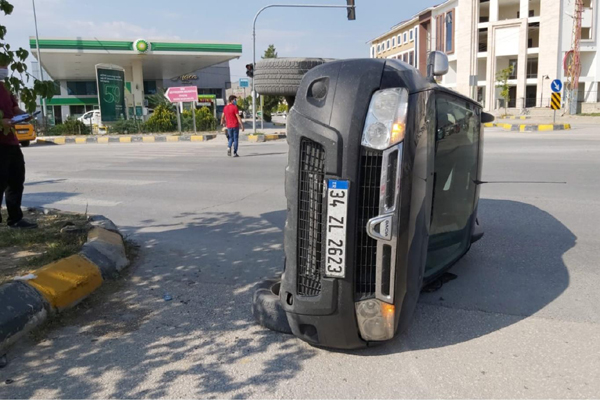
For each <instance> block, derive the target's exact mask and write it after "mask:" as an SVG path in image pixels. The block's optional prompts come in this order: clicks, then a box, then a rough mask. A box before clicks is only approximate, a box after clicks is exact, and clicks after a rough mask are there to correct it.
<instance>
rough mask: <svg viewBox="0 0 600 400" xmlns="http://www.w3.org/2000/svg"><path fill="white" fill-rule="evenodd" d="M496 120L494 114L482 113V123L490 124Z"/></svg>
mask: <svg viewBox="0 0 600 400" xmlns="http://www.w3.org/2000/svg"><path fill="white" fill-rule="evenodd" d="M495 119H496V117H494V116H493V115H492V114H490V113H486V112H484V113H481V123H482V124H488V123H490V122H494V120H495Z"/></svg>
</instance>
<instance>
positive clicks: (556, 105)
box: [550, 93, 562, 110]
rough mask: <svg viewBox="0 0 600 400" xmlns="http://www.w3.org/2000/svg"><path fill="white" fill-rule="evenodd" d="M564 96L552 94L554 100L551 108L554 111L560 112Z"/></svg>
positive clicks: (551, 102)
mask: <svg viewBox="0 0 600 400" xmlns="http://www.w3.org/2000/svg"><path fill="white" fill-rule="evenodd" d="M561 99H562V96H561V94H560V93H552V100H551V101H550V107H552V109H553V110H560V105H561V102H562V100H561Z"/></svg>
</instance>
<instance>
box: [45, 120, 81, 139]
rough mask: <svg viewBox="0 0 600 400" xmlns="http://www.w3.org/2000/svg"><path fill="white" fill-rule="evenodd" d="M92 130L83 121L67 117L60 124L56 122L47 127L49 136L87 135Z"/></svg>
mask: <svg viewBox="0 0 600 400" xmlns="http://www.w3.org/2000/svg"><path fill="white" fill-rule="evenodd" d="M90 133H92V130H91V129H90V127H89V126H87V125H85V124H84V123H83V122H81V121H79V120H77V119H75V118H72V117H67V119H66V120H65V121H64V122H63V123H62V124H57V125H54V126H53V127H51V128H50V129H48V134H49V135H51V136H62V135H89V134H90Z"/></svg>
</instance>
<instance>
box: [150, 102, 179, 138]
mask: <svg viewBox="0 0 600 400" xmlns="http://www.w3.org/2000/svg"><path fill="white" fill-rule="evenodd" d="M176 129H177V116H176V115H175V113H174V112H172V111H170V110H169V109H168V108H167V107H166V106H163V105H159V106H158V107H156V108H155V109H154V113H152V115H151V116H150V118H149V119H148V121H147V122H146V124H145V130H146V131H147V132H173V131H175V130H176Z"/></svg>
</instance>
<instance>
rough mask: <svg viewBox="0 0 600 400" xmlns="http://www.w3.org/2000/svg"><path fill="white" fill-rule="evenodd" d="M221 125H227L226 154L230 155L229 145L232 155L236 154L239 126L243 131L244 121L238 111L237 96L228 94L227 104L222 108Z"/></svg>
mask: <svg viewBox="0 0 600 400" xmlns="http://www.w3.org/2000/svg"><path fill="white" fill-rule="evenodd" d="M221 125H223V126H225V127H227V138H228V139H229V142H228V144H227V155H228V156H231V146H233V156H234V157H239V156H238V143H239V138H240V128H242V132H243V131H244V123H243V122H242V119H241V118H240V111H239V110H238V108H237V97H236V96H233V95H231V96H229V104H227V105H226V106H225V108H223V116H222V117H221Z"/></svg>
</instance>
